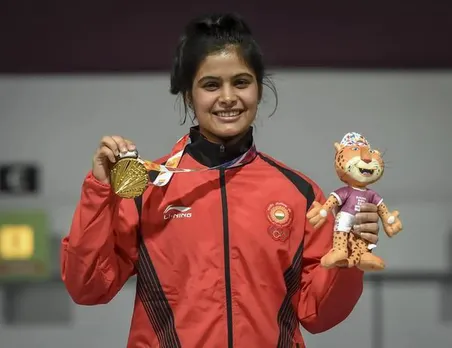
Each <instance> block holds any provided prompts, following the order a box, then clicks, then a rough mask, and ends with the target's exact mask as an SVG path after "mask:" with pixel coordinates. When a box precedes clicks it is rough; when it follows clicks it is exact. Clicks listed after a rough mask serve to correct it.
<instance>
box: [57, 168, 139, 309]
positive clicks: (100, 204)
mask: <svg viewBox="0 0 452 348" xmlns="http://www.w3.org/2000/svg"><path fill="white" fill-rule="evenodd" d="M137 223H138V213H137V211H136V207H135V203H134V201H133V200H125V199H124V200H123V199H121V198H120V197H118V196H116V195H115V194H114V193H113V192H112V191H111V189H110V186H109V185H105V184H103V183H100V182H99V181H97V180H96V179H95V178H94V177H93V176H92V174H91V173H89V174H88V175H87V177H86V178H85V180H84V182H83V185H82V191H81V198H80V201H79V202H78V204H77V207H76V210H75V213H74V216H73V220H72V224H71V227H70V231H69V235H68V236H66V237H65V238H64V239H63V240H62V243H61V278H62V280H63V282H64V284H65V286H66V289H67V291H68V292H69V294H70V296H71V298H72V299H73V300H74V302H76V303H77V304H82V305H96V304H105V303H108V302H109V301H110V300H111V299H113V298H114V297H115V295H116V294H117V293H118V292H119V290H120V289H121V288H122V287H123V285H124V284H125V282H126V281H127V280H128V279H129V277H131V276H132V275H133V274H134V272H135V270H134V263H135V261H136V259H137V239H136V228H137Z"/></svg>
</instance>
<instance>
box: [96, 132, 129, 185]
mask: <svg viewBox="0 0 452 348" xmlns="http://www.w3.org/2000/svg"><path fill="white" fill-rule="evenodd" d="M135 149H136V146H135V144H134V143H132V142H131V141H130V140H127V139H124V138H123V137H121V136H118V135H112V136H110V135H109V136H105V137H103V138H102V140H101V141H100V144H99V147H98V149H97V150H96V153H95V155H94V158H93V168H92V173H93V176H94V177H95V178H96V179H97V180H98V181H100V182H102V183H104V184H110V170H111V168H112V166H113V164H114V163H115V162H116V158H117V156H118V155H119V154H120V153H126V152H127V151H133V150H135Z"/></svg>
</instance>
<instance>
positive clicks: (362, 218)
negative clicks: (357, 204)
mask: <svg viewBox="0 0 452 348" xmlns="http://www.w3.org/2000/svg"><path fill="white" fill-rule="evenodd" d="M378 219H379V216H378V214H377V213H357V214H356V216H355V221H356V224H357V225H359V224H365V223H369V222H378Z"/></svg>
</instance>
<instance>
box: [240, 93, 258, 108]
mask: <svg viewBox="0 0 452 348" xmlns="http://www.w3.org/2000/svg"><path fill="white" fill-rule="evenodd" d="M241 99H242V102H243V103H244V104H245V106H246V108H247V109H249V110H255V109H257V104H258V102H259V99H258V93H257V90H251V89H250V90H247V91H246V92H245V93H243V94H242V95H241Z"/></svg>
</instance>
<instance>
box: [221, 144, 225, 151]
mask: <svg viewBox="0 0 452 348" xmlns="http://www.w3.org/2000/svg"><path fill="white" fill-rule="evenodd" d="M224 150H225V148H224V145H223V144H221V145H220V152H221V153H224Z"/></svg>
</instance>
